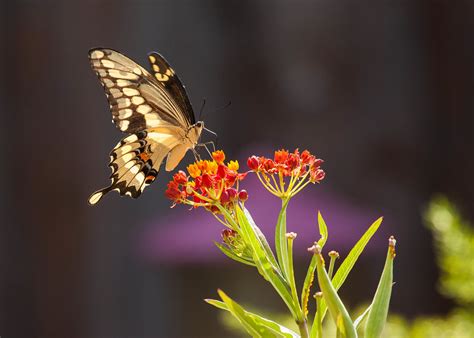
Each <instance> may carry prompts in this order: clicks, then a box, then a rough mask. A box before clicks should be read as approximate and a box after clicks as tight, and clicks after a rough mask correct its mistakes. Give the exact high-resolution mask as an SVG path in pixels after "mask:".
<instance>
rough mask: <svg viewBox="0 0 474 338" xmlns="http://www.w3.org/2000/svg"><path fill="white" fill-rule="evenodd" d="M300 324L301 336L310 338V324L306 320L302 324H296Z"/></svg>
mask: <svg viewBox="0 0 474 338" xmlns="http://www.w3.org/2000/svg"><path fill="white" fill-rule="evenodd" d="M296 324H298V328H299V330H300V335H301V338H308V337H309V331H308V323H306V320H304V321H302V322H296Z"/></svg>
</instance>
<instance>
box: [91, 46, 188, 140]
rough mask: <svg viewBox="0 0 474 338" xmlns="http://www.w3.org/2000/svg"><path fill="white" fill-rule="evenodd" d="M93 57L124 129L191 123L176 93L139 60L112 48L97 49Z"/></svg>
mask: <svg viewBox="0 0 474 338" xmlns="http://www.w3.org/2000/svg"><path fill="white" fill-rule="evenodd" d="M89 58H90V63H91V66H92V68H93V69H94V71H95V72H96V74H97V76H98V77H99V80H100V82H101V83H102V86H103V87H104V90H105V93H106V95H107V99H108V101H109V105H110V110H111V111H112V119H113V122H114V123H115V125H116V126H117V127H118V128H119V129H120V130H121V131H123V132H127V133H135V132H137V131H141V130H145V129H149V128H155V127H158V126H162V125H179V126H182V127H183V128H187V127H189V126H190V125H191V124H190V123H189V119H188V118H187V115H186V114H185V113H184V109H185V108H184V107H181V106H180V104H179V103H178V102H177V100H175V99H174V97H173V94H172V93H170V92H168V91H167V89H166V87H165V85H164V84H163V83H161V82H160V81H158V80H156V78H155V77H154V76H152V75H151V74H150V73H149V72H148V71H147V70H146V69H144V68H143V67H141V66H140V65H138V64H137V63H136V62H134V61H132V60H131V59H129V58H128V57H126V56H124V55H123V54H121V53H119V52H116V51H114V50H111V49H93V50H91V51H90V53H89ZM183 95H186V93H184V94H183ZM186 109H187V108H186Z"/></svg>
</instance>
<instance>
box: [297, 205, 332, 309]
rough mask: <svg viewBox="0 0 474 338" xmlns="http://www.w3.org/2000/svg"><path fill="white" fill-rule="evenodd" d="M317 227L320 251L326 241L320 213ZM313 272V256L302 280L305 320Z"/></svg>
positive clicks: (324, 223)
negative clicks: (319, 236)
mask: <svg viewBox="0 0 474 338" xmlns="http://www.w3.org/2000/svg"><path fill="white" fill-rule="evenodd" d="M318 227H319V234H320V235H321V238H320V239H319V241H318V245H319V246H320V247H321V249H322V248H323V247H324V244H326V241H327V239H328V227H327V225H326V222H325V221H324V219H323V216H322V215H321V212H318ZM315 271H316V258H315V256H314V255H313V256H312V257H311V262H310V263H309V266H308V271H306V277H305V279H304V284H303V289H302V290H301V305H302V307H303V312H304V315H305V318H306V316H307V315H308V301H309V295H310V293H311V286H312V285H313V280H314V272H315Z"/></svg>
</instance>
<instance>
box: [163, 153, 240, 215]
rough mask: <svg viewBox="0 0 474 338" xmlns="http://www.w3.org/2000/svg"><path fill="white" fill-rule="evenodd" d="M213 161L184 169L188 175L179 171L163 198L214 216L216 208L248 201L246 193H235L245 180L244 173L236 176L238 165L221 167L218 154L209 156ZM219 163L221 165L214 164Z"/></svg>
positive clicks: (223, 165) (201, 162) (234, 162)
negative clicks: (203, 210) (207, 211)
mask: <svg viewBox="0 0 474 338" xmlns="http://www.w3.org/2000/svg"><path fill="white" fill-rule="evenodd" d="M213 158H214V160H212V161H208V160H200V161H197V162H195V163H192V164H190V165H189V166H188V168H187V169H188V173H189V175H190V177H188V176H187V175H186V173H185V172H184V171H179V172H177V173H176V174H174V175H173V180H172V181H171V182H169V183H168V189H167V190H166V196H167V197H168V198H169V199H171V200H172V201H173V202H174V204H177V203H184V204H189V205H192V206H194V207H200V206H202V207H205V208H206V209H208V210H210V211H212V212H213V213H218V212H219V208H218V207H217V205H221V206H224V207H226V208H230V207H232V205H233V203H236V202H238V201H240V202H244V201H245V200H247V198H248V194H247V192H246V191H241V192H242V193H240V192H239V190H238V184H239V182H240V181H242V180H243V179H244V178H245V175H246V174H245V173H244V174H242V173H238V169H239V163H238V162H237V161H230V162H229V163H228V164H227V165H225V164H224V159H225V154H224V152H223V151H222V150H219V151H215V152H214V153H213ZM218 161H221V163H218Z"/></svg>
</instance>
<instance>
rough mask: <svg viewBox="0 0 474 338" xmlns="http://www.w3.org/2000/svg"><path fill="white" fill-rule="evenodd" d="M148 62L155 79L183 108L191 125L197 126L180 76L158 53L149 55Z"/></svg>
mask: <svg viewBox="0 0 474 338" xmlns="http://www.w3.org/2000/svg"><path fill="white" fill-rule="evenodd" d="M148 61H150V66H151V70H152V74H153V76H154V77H155V79H156V80H158V81H159V82H160V83H162V84H163V85H164V86H165V88H166V89H167V90H168V91H169V93H170V94H171V95H172V96H173V97H174V99H175V100H176V102H177V103H178V104H179V106H180V107H183V113H184V114H185V116H186V118H187V119H188V122H189V124H191V125H193V124H195V123H196V120H195V118H194V113H193V107H192V105H191V102H190V101H189V98H188V96H187V95H186V92H185V91H184V90H183V89H184V85H183V83H182V82H181V80H180V79H179V77H178V75H177V74H175V72H174V70H173V68H171V66H170V64H169V63H168V62H167V61H166V59H165V58H164V57H163V56H162V55H161V54H159V53H157V52H151V53H149V54H148Z"/></svg>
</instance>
